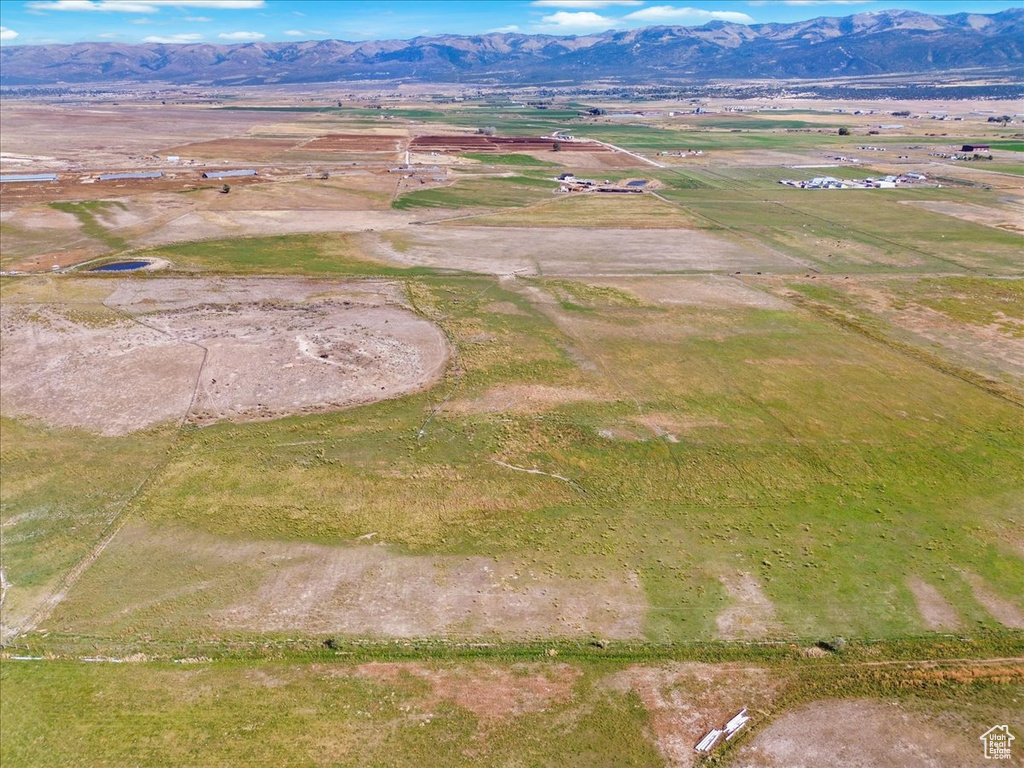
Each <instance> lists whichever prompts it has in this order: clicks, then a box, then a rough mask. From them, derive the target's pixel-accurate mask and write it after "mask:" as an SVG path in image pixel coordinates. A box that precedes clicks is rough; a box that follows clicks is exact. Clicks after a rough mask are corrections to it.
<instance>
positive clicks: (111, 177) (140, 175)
mask: <svg viewBox="0 0 1024 768" xmlns="http://www.w3.org/2000/svg"><path fill="white" fill-rule="evenodd" d="M163 176H164V172H163V171H134V172H131V173H101V174H100V181H121V180H122V179H162V178H163Z"/></svg>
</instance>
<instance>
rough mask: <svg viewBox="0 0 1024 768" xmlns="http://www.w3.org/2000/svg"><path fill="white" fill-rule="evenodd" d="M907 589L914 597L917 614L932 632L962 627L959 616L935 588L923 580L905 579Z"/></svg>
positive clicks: (915, 578)
mask: <svg viewBox="0 0 1024 768" xmlns="http://www.w3.org/2000/svg"><path fill="white" fill-rule="evenodd" d="M907 587H909V589H910V591H911V593H913V595H914V602H915V603H916V604H917V612H918V613H920V614H921V620H922V621H923V622H924V625H925V627H927V628H928V629H932V630H942V629H956V628H957V627H960V626H962V624H963V622H961V621H960V615H959V614H958V613H957V612H956V609H955V608H954V607H953V606H952V605H950V603H949V601H948V600H947V599H946V598H945V597H943V595H942V593H941V592H939V590H937V589H936V588H935V587H933V586H932V585H931V584H929V583H928V582H927V581H924V580H923V579H919V578H917V577H911V578H909V579H907Z"/></svg>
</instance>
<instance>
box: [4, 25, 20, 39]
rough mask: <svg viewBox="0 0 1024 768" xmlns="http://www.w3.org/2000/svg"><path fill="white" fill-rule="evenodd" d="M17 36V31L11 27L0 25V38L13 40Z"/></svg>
mask: <svg viewBox="0 0 1024 768" xmlns="http://www.w3.org/2000/svg"><path fill="white" fill-rule="evenodd" d="M17 36H18V33H17V32H15V31H14V30H13V29H8V28H7V27H0V40H13V39H14V38H16V37H17Z"/></svg>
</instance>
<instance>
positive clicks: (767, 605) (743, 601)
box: [715, 573, 779, 640]
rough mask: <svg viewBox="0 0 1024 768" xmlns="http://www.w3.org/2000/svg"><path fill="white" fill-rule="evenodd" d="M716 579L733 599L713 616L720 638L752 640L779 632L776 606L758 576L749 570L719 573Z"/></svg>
mask: <svg viewBox="0 0 1024 768" xmlns="http://www.w3.org/2000/svg"><path fill="white" fill-rule="evenodd" d="M719 581H721V582H722V586H724V587H725V590H726V592H728V593H729V599H730V600H731V601H732V604H731V605H730V606H729V607H728V608H726V609H725V610H724V611H722V612H721V613H720V614H718V616H717V617H716V619H715V623H716V625H717V626H718V635H719V637H721V638H723V639H724V640H754V639H759V638H763V637H767V636H768V635H771V634H777V633H778V631H779V625H778V623H777V622H776V620H775V606H773V605H772V602H771V600H769V599H768V596H767V595H765V593H764V590H763V589H762V588H761V584H760V582H758V580H757V579H755V578H754V577H753V576H751V575H750V574H749V573H730V574H722V575H721V576H720V577H719Z"/></svg>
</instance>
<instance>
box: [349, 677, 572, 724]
mask: <svg viewBox="0 0 1024 768" xmlns="http://www.w3.org/2000/svg"><path fill="white" fill-rule="evenodd" d="M352 673H353V674H355V675H357V676H359V677H365V678H369V679H371V680H383V681H385V682H393V681H396V680H400V679H401V678H402V677H405V676H409V677H412V678H414V679H419V680H422V681H424V682H425V683H427V685H428V686H429V694H428V695H426V696H424V697H423V698H422V699H421V700H420V702H419V708H420V709H427V710H429V709H432V708H434V707H436V706H437V704H439V703H440V702H442V701H450V702H452V703H453V704H455V705H456V706H457V707H460V708H462V709H466V710H468V711H470V712H472V713H473V714H474V715H476V717H477V718H478V719H479V720H480V722H481V725H483V726H484V727H487V726H489V725H492V724H496V723H499V722H501V721H503V720H507V719H508V718H510V717H518V716H520V715H524V714H527V713H530V712H543V711H545V710H546V709H547V708H548V707H550V706H551V705H552V704H560V703H564V702H567V701H569V700H570V699H571V698H572V694H573V685H574V683H575V682H576V680H577V679H578V678H579V676H580V670H579V669H578V668H577V667H573V666H570V665H569V664H543V665H542V664H513V665H511V666H502V667H498V666H494V665H490V664H465V665H455V666H445V667H438V668H432V667H428V666H426V665H424V664H417V663H394V662H372V663H369V664H361V665H359V666H358V667H356V668H355V669H354V670H352ZM344 674H349V671H348V670H345V671H344Z"/></svg>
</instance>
